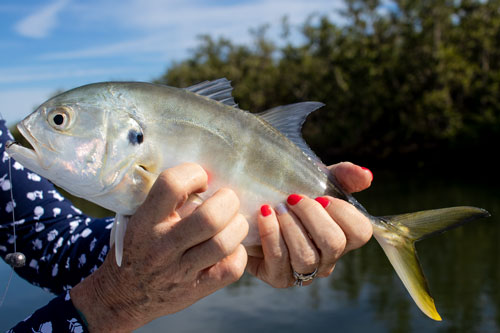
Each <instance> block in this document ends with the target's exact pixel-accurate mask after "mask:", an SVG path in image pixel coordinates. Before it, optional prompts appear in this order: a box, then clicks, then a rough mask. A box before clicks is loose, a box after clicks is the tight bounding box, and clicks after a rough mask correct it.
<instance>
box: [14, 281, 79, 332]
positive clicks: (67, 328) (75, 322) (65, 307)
mask: <svg viewBox="0 0 500 333" xmlns="http://www.w3.org/2000/svg"><path fill="white" fill-rule="evenodd" d="M7 332H9V333H10V332H12V333H15V332H71V333H83V332H88V329H87V327H86V326H85V324H84V320H83V318H82V317H80V314H79V313H78V310H77V309H76V308H75V307H74V306H73V302H71V297H70V294H69V290H68V291H67V292H66V294H63V295H61V296H58V297H56V298H54V299H53V300H52V301H50V302H49V303H48V304H47V305H45V306H44V307H42V308H40V309H38V310H37V311H35V312H34V313H33V314H32V315H31V316H29V317H28V318H26V319H24V320H23V321H22V322H20V323H18V324H17V325H16V326H14V327H13V328H11V329H10V330H9V331H7Z"/></svg>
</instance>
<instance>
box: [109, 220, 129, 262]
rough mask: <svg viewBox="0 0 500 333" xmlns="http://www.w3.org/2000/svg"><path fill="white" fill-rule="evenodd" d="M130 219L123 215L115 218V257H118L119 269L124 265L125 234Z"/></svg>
mask: <svg viewBox="0 0 500 333" xmlns="http://www.w3.org/2000/svg"><path fill="white" fill-rule="evenodd" d="M129 219H130V217H129V216H126V215H122V214H116V217H115V224H114V225H113V227H115V225H116V228H115V257H116V264H117V265H118V267H121V265H122V258H123V242H124V240H125V232H126V231H127V224H128V221H129Z"/></svg>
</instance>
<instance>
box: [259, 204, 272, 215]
mask: <svg viewBox="0 0 500 333" xmlns="http://www.w3.org/2000/svg"><path fill="white" fill-rule="evenodd" d="M260 213H261V214H262V216H264V217H266V216H269V215H271V213H272V211H271V207H269V206H268V205H262V206H261V207H260Z"/></svg>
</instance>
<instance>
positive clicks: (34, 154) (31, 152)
mask: <svg viewBox="0 0 500 333" xmlns="http://www.w3.org/2000/svg"><path fill="white" fill-rule="evenodd" d="M17 129H18V130H19V133H20V134H21V135H22V136H23V137H24V138H25V139H26V141H28V143H29V144H30V145H31V147H25V146H23V145H22V144H20V143H19V142H12V143H11V144H10V145H9V147H10V146H11V145H13V144H15V145H16V146H17V149H21V151H22V152H23V153H24V154H26V155H28V156H29V157H31V158H32V159H33V160H36V162H37V163H38V165H40V166H41V167H42V168H44V169H48V168H49V167H50V165H44V163H42V159H41V158H40V156H41V155H40V152H39V151H38V141H37V140H36V138H35V137H34V136H33V135H32V134H31V133H30V132H29V131H28V129H27V128H26V127H25V126H24V124H23V123H22V122H20V123H19V124H17Z"/></svg>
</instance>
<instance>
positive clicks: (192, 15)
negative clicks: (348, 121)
mask: <svg viewBox="0 0 500 333" xmlns="http://www.w3.org/2000/svg"><path fill="white" fill-rule="evenodd" d="M341 6H342V1H340V0H219V1H217V0H212V1H210V0H194V1H190V0H163V1H162V0H120V1H119V0H48V1H35V0H23V1H19V0H2V1H1V2H0V114H1V115H2V117H3V118H4V119H6V121H7V124H8V125H11V124H14V123H15V122H17V121H19V120H21V119H22V118H24V117H25V116H26V115H28V114H29V113H30V112H32V111H33V110H34V109H35V108H36V107H37V106H38V105H40V104H42V103H43V102H44V101H45V100H47V98H48V97H50V96H51V95H52V94H53V93H54V92H55V91H60V90H68V89H71V88H74V87H78V86H81V85H84V84H87V83H92V82H100V81H110V80H114V81H130V80H133V81H152V80H154V79H155V78H158V77H159V76H160V75H161V74H163V73H164V72H165V70H166V69H167V68H168V66H169V65H171V64H172V63H173V62H175V61H181V60H183V59H185V58H186V57H188V56H189V55H190V52H191V50H193V49H194V48H195V47H196V46H197V45H198V39H197V37H198V36H199V35H201V34H209V35H211V36H212V37H220V36H223V37H226V38H229V39H231V40H232V41H234V42H236V43H250V42H251V35H250V34H249V30H250V29H252V28H258V27H259V26H261V25H263V24H270V26H271V28H270V31H269V35H270V36H273V35H276V36H277V35H278V33H279V30H280V29H279V28H280V22H281V20H282V18H283V17H284V16H287V17H288V21H289V23H290V24H291V26H292V28H296V29H298V28H299V26H300V24H302V23H304V21H305V20H306V18H307V17H308V16H309V15H310V14H312V13H319V14H323V15H328V16H330V17H331V18H332V19H335V17H338V9H340V8H341ZM297 38H298V37H297Z"/></svg>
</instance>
